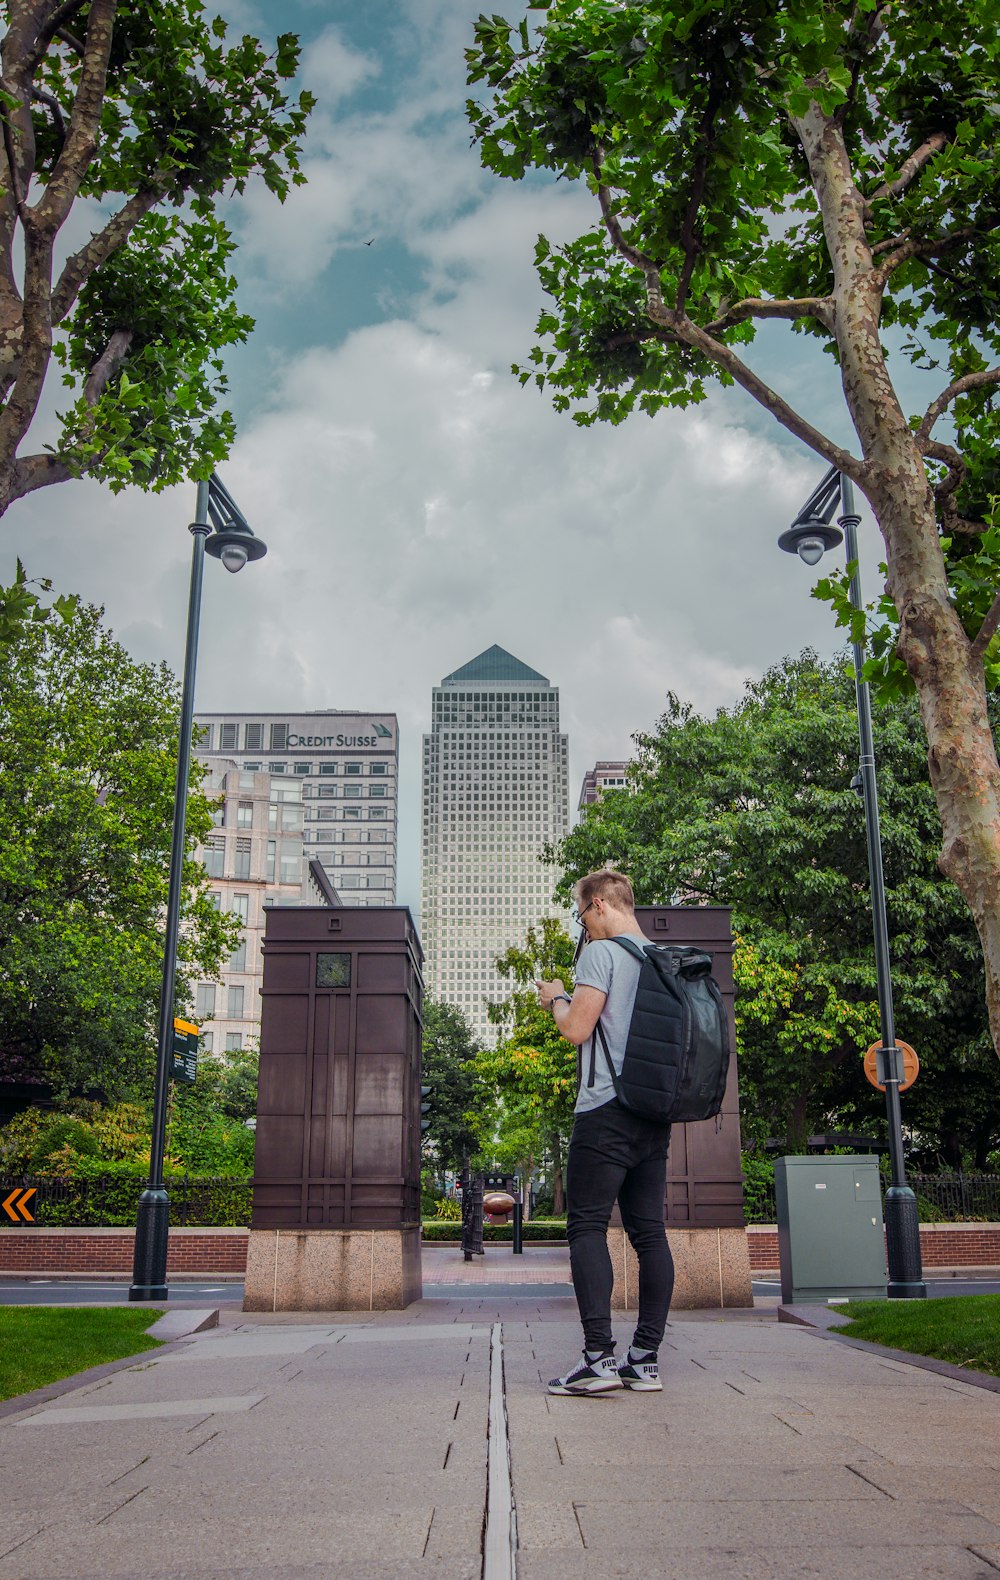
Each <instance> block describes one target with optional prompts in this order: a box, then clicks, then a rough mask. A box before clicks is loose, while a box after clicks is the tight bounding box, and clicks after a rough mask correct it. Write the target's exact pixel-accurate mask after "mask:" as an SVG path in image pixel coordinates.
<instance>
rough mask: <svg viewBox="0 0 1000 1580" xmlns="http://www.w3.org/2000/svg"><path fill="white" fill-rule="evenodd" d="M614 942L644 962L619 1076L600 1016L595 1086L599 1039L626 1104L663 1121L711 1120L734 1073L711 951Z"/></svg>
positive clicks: (592, 1071)
mask: <svg viewBox="0 0 1000 1580" xmlns="http://www.w3.org/2000/svg"><path fill="white" fill-rule="evenodd" d="M609 942H610V943H615V944H619V945H620V946H621V948H622V949H625V950H627V951H628V953H629V954H630V955H634V956H635V958H636V959H637V960H641V961H642V967H641V969H640V972H639V981H638V983H637V985H636V990H635V1003H634V1005H633V1007H632V1019H631V1021H630V1023H629V1028H628V1040H627V1041H626V1044H625V1059H624V1062H623V1064H622V1070H621V1074H620V1075H619V1074H618V1072H617V1070H616V1069H615V1067H614V1064H613V1062H612V1059H611V1053H610V1050H609V1048H608V1043H607V1038H606V1037H605V1035H604V1028H603V1026H602V1025H601V1023H600V1021H598V1022H597V1025H596V1026H595V1028H594V1035H593V1037H592V1039H591V1043H590V1079H589V1081H588V1083H587V1084H588V1086H593V1084H594V1076H595V1069H594V1065H595V1059H596V1049H597V1040H598V1038H600V1042H601V1047H602V1048H603V1049H604V1057H605V1059H606V1060H607V1063H608V1069H609V1070H610V1072H611V1079H612V1081H613V1082H614V1087H615V1093H616V1095H617V1098H618V1101H619V1102H620V1103H621V1105H622V1107H623V1108H627V1109H628V1110H629V1111H630V1112H631V1113H633V1114H639V1115H641V1117H642V1118H643V1119H654V1120H657V1121H659V1122H660V1123H662V1124H690V1123H692V1122H693V1121H695V1120H698V1119H711V1118H712V1116H713V1114H717V1113H718V1112H719V1109H720V1108H721V1107H722V1098H723V1094H724V1092H725V1090H726V1077H727V1075H728V1073H729V1022H728V1019H727V1017H726V1009H725V1005H724V1004H723V1001H722V994H721V992H720V991H719V985H718V983H717V982H716V980H715V978H714V977H713V976H712V956H711V954H709V953H708V951H707V950H705V949H691V948H678V947H676V946H674V945H670V944H666V945H663V944H647V945H646V946H645V948H643V947H642V945H641V944H639V943H633V942H632V941H631V940H630V939H627V938H612V939H609Z"/></svg>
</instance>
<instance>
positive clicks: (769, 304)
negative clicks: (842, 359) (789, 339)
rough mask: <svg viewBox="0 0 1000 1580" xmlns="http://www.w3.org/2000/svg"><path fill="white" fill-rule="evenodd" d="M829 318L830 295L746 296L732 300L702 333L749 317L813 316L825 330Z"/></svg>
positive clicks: (717, 330) (711, 332)
mask: <svg viewBox="0 0 1000 1580" xmlns="http://www.w3.org/2000/svg"><path fill="white" fill-rule="evenodd" d="M832 317H833V299H832V297H829V296H799V297H788V298H783V297H757V296H748V297H745V298H744V300H743V301H742V302H734V303H733V305H732V307H727V308H726V309H725V311H724V312H723V313H722V315H721V316H720V317H719V318H717V319H716V320H715V321H714V323H711V324H706V325H705V333H706V335H718V334H721V333H722V331H723V330H724V329H730V328H732V326H733V325H734V324H742V323H744V322H745V321H746V320H747V319H748V318H787V319H797V318H816V319H818V320H819V322H820V323H821V324H824V325H825V326H826V328H827V329H832Z"/></svg>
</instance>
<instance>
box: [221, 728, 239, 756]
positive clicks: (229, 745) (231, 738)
mask: <svg viewBox="0 0 1000 1580" xmlns="http://www.w3.org/2000/svg"><path fill="white" fill-rule="evenodd" d="M238 730H239V725H237V724H220V726H219V750H220V751H223V752H234V751H235V750H236V744H237V733H238Z"/></svg>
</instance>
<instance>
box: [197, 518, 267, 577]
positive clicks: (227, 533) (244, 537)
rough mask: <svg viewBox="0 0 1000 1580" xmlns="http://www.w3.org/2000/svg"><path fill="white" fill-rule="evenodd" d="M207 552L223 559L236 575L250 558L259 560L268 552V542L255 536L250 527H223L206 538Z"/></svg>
mask: <svg viewBox="0 0 1000 1580" xmlns="http://www.w3.org/2000/svg"><path fill="white" fill-rule="evenodd" d="M205 553H206V554H211V555H212V557H213V559H217V560H221V561H222V563H223V565H224V566H225V567H226V570H227V571H230V572H231V573H232V574H233V575H234V576H235V575H236V572H237V571H241V570H242V569H243V567H244V565H245V564H246V563H247V561H248V560H259V559H262V558H263V557H264V555H265V554H266V553H267V544H266V543H264V542H262V541H261V539H260V538H258V537H255V536H254V534H253V533H252V532H251V531H250V529H249V527H246V528H242V527H234V526H228V527H223V528H222V529H221V530H219V529H217V530H216V531H215V532H212V533H210V534H209V536H208V537H207V538H206V539H205Z"/></svg>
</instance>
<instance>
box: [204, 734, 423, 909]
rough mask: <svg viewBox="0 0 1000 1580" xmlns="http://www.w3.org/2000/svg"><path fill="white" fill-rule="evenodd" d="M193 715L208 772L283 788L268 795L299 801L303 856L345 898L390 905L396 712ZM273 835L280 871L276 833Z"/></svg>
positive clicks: (393, 861) (393, 878) (393, 875)
mask: <svg viewBox="0 0 1000 1580" xmlns="http://www.w3.org/2000/svg"><path fill="white" fill-rule="evenodd" d="M195 722H196V724H197V725H198V727H199V729H200V730H201V732H202V738H201V740H200V741H199V742H198V743H197V745H196V747H195V751H196V752H197V755H198V757H199V758H200V759H201V760H202V761H203V762H204V763H205V764H206V765H207V766H208V767H209V768H210V769H212V770H213V771H216V770H219V769H221V768H223V767H224V766H225V765H227V764H229V765H235V766H236V767H237V768H239V769H240V770H241V771H242V772H243V773H244V774H246V775H248V776H249V775H251V774H254V773H268V774H270V775H271V777H272V781H275V780H276V781H279V782H280V783H281V784H284V785H286V786H287V791H286V792H285V794H284V795H283V796H281V797H280V799H279V796H278V795H275V796H274V800H275V801H276V802H277V803H278V804H279V805H280V804H281V803H282V802H287V803H288V806H287V811H288V813H292V812H293V807H297V806H298V805H301V829H302V834H301V839H302V845H301V846H300V852H301V855H302V856H304V857H305V858H306V860H308V859H309V858H310V857H312V858H315V859H317V860H318V861H320V862H321V863H322V865H323V867H324V868H325V870H326V872H327V874H328V876H329V878H330V880H331V882H332V884H333V886H334V887H335V889H336V890H337V892H338V894H339V895H340V897H341V899H342V900H343V902H344V904H345V905H359V906H360V905H367V906H382V905H393V904H395V896H396V832H397V808H398V790H397V787H398V768H399V730H398V726H397V720H396V715H395V714H394V713H359V712H354V711H347V710H341V709H339V708H331V709H324V710H322V711H319V712H316V713H199V714H196V716H195ZM293 786H294V787H295V788H294V789H293V788H292V787H293ZM275 788H277V787H275ZM272 832H273V834H274V835H275V841H274V843H275V844H276V846H279V848H278V849H277V850H276V852H275V853H274V855H275V859H276V860H277V862H278V867H279V870H280V861H281V850H280V843H279V842H280V839H281V832H282V830H281V829H280V828H275V829H274V830H273V831H272Z"/></svg>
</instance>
